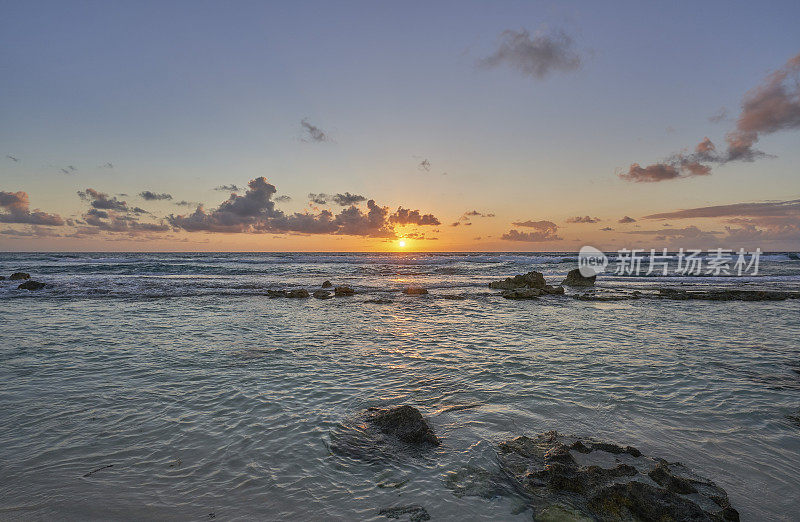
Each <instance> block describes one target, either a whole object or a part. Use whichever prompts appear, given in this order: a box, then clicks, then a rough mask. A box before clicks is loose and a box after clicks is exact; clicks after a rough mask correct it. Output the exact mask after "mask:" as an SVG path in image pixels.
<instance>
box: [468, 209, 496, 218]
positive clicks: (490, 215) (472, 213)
mask: <svg viewBox="0 0 800 522" xmlns="http://www.w3.org/2000/svg"><path fill="white" fill-rule="evenodd" d="M463 217H466V218H471V217H482V218H493V217H494V213H491V212H490V213H487V214H483V213H481V212H478V211H477V210H470V211H469V212H464V216H463Z"/></svg>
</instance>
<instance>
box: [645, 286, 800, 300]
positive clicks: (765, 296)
mask: <svg viewBox="0 0 800 522" xmlns="http://www.w3.org/2000/svg"><path fill="white" fill-rule="evenodd" d="M658 293H659V295H660V296H661V297H663V298H666V299H676V300H679V301H684V300H690V299H700V300H704V301H783V300H786V299H800V292H787V291H778V290H734V289H717V290H679V289H674V288H661V289H659V291H658Z"/></svg>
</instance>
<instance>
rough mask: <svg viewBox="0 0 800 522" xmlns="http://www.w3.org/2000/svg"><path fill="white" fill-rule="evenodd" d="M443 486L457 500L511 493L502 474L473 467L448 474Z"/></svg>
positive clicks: (466, 467)
mask: <svg viewBox="0 0 800 522" xmlns="http://www.w3.org/2000/svg"><path fill="white" fill-rule="evenodd" d="M444 484H445V487H447V489H449V490H450V491H452V492H453V495H455V496H456V497H458V498H462V497H481V498H495V497H500V496H505V495H508V494H510V493H511V492H512V490H511V488H510V487H508V486H507V485H506V483H505V482H504V481H503V476H502V474H500V473H499V472H496V471H495V472H492V471H488V470H485V469H482V468H478V467H475V466H464V467H463V468H461V469H459V470H457V471H451V472H449V473H448V474H447V475H445V478H444Z"/></svg>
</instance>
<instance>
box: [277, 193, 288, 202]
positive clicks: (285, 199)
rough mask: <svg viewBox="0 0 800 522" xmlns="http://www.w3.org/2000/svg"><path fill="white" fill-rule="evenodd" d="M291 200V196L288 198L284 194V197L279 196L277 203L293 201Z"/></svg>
mask: <svg viewBox="0 0 800 522" xmlns="http://www.w3.org/2000/svg"><path fill="white" fill-rule="evenodd" d="M291 200H292V197H291V196H287V195H286V194H283V195H281V196H278V197H277V198H275V201H282V202H283V201H287V202H288V201H291Z"/></svg>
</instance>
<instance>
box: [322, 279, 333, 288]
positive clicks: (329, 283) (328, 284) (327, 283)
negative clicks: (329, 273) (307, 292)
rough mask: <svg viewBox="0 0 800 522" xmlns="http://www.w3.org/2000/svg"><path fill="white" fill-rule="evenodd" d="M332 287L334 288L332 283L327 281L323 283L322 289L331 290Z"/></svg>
mask: <svg viewBox="0 0 800 522" xmlns="http://www.w3.org/2000/svg"><path fill="white" fill-rule="evenodd" d="M331 287H333V285H332V284H331V282H330V281H325V282H323V283H322V288H331Z"/></svg>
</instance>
